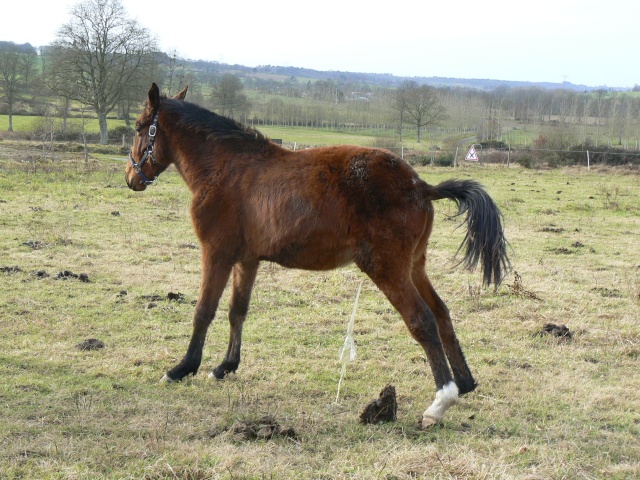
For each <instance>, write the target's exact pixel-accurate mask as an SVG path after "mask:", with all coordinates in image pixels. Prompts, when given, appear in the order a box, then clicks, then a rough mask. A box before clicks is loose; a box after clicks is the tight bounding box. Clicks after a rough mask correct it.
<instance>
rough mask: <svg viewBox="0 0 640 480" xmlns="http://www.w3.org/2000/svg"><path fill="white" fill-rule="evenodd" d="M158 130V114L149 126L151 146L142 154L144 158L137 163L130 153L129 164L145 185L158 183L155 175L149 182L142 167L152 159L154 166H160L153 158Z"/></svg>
mask: <svg viewBox="0 0 640 480" xmlns="http://www.w3.org/2000/svg"><path fill="white" fill-rule="evenodd" d="M157 130H158V114H157V113H156V115H155V116H154V117H153V122H151V125H150V126H149V145H147V148H146V149H145V151H144V153H143V154H142V158H141V159H140V161H139V162H138V163H136V162H135V160H134V159H133V155H131V152H129V163H130V164H131V167H132V168H133V170H134V171H135V172H136V174H138V177H140V181H141V182H142V183H143V184H144V185H155V184H156V183H157V182H158V176H157V175H154V177H153V178H152V179H151V180H149V178H147V176H146V175H145V174H144V173H143V172H142V167H143V165H144V162H146V161H147V159H150V160H151V163H152V164H154V165H156V166H157V165H158V163H157V162H156V159H155V158H154V157H153V144H154V142H155V141H156V132H157Z"/></svg>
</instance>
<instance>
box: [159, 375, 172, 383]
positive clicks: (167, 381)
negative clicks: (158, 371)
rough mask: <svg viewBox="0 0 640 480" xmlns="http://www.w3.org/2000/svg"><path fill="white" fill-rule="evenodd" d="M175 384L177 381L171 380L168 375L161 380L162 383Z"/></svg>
mask: <svg viewBox="0 0 640 480" xmlns="http://www.w3.org/2000/svg"><path fill="white" fill-rule="evenodd" d="M173 382H175V380H174V379H173V378H171V377H170V376H169V375H167V374H166V373H165V374H164V375H163V376H162V378H161V379H160V383H173Z"/></svg>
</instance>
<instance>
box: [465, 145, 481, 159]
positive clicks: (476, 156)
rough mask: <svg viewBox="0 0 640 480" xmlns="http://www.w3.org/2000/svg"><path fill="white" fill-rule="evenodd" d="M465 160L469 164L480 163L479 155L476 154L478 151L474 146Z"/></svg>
mask: <svg viewBox="0 0 640 480" xmlns="http://www.w3.org/2000/svg"><path fill="white" fill-rule="evenodd" d="M464 159H465V160H466V161H468V162H477V161H478V153H477V152H476V149H475V147H474V146H473V145H471V148H470V149H469V151H468V152H467V156H466V157H464Z"/></svg>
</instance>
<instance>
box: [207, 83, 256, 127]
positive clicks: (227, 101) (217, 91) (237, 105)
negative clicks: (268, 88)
mask: <svg viewBox="0 0 640 480" xmlns="http://www.w3.org/2000/svg"><path fill="white" fill-rule="evenodd" d="M243 88H244V87H243V85H242V82H241V81H240V79H239V78H238V77H236V76H235V75H231V74H230V73H227V74H224V75H223V76H222V77H221V78H220V79H218V80H217V81H216V82H215V83H214V85H213V91H212V92H211V103H212V106H213V109H214V110H217V111H218V112H220V113H221V114H222V115H227V116H229V117H231V118H233V115H234V113H238V112H241V111H243V110H247V109H248V108H249V99H248V98H247V96H246V95H245V94H244V93H242V90H243Z"/></svg>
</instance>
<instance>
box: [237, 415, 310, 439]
mask: <svg viewBox="0 0 640 480" xmlns="http://www.w3.org/2000/svg"><path fill="white" fill-rule="evenodd" d="M229 432H230V433H231V435H232V436H233V437H234V439H236V440H239V441H243V440H259V439H262V440H272V439H274V438H276V437H285V438H297V436H298V435H297V434H296V432H295V430H294V429H293V428H292V427H286V426H285V427H283V426H281V425H280V424H279V423H278V421H277V420H276V419H275V418H274V417H272V416H271V415H265V416H264V417H260V418H258V419H256V420H240V421H237V422H236V423H234V424H233V425H231V428H229Z"/></svg>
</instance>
